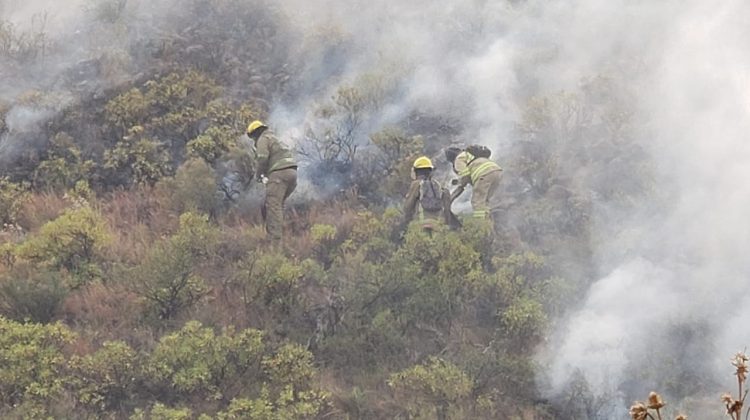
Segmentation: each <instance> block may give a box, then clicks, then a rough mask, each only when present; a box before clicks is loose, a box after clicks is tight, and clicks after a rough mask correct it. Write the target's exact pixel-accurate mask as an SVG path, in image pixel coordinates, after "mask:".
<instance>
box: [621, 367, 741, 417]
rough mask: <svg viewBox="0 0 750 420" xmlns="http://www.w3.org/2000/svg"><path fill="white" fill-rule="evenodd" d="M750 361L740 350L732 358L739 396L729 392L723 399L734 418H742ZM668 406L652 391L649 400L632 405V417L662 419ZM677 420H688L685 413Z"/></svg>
mask: <svg viewBox="0 0 750 420" xmlns="http://www.w3.org/2000/svg"><path fill="white" fill-rule="evenodd" d="M748 361H750V358H748V356H747V355H746V354H745V352H739V353H737V354H735V355H734V357H733V358H732V366H734V367H735V373H734V374H735V376H737V396H736V397H735V396H733V395H732V394H731V393H729V392H727V393H725V394H723V395H722V396H721V400H722V402H723V403H724V405H725V406H726V408H727V415H729V417H730V418H731V419H732V420H742V407H744V406H745V398H747V393H748V390H747V389H746V388H745V382H747V373H748ZM664 406H666V403H665V402H664V400H662V398H661V396H660V395H659V394H657V393H656V392H651V393H650V394H649V396H648V402H647V403H643V402H640V401H636V402H635V403H634V404H633V405H632V406H631V407H630V417H631V419H633V420H657V419H658V420H662V419H663V417H662V413H661V411H662V408H664ZM744 418H745V420H748V419H750V409H748V410H747V411H746V412H745V417H744ZM675 420H687V417H686V416H684V415H682V414H681V415H678V416H677V417H676V418H675Z"/></svg>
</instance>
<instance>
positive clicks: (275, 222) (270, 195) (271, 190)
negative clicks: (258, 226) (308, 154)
mask: <svg viewBox="0 0 750 420" xmlns="http://www.w3.org/2000/svg"><path fill="white" fill-rule="evenodd" d="M247 136H248V137H250V139H251V140H252V141H253V143H254V145H255V162H254V163H255V164H254V169H255V179H256V180H257V181H258V182H262V183H263V184H265V185H266V198H265V203H264V204H263V217H264V219H265V222H266V232H267V233H268V236H269V237H270V238H271V239H272V240H274V241H276V242H279V241H280V240H281V238H282V235H283V231H284V203H285V202H286V199H287V198H289V195H290V194H291V193H292V192H293V191H294V189H295V188H296V187H297V162H295V161H294V158H293V157H292V153H291V152H290V151H289V149H288V148H287V147H286V146H285V145H284V143H282V142H281V141H279V139H277V138H276V136H275V135H274V134H273V133H272V132H271V130H269V129H268V126H267V125H265V124H264V123H263V122H261V121H257V120H256V121H253V122H252V123H250V125H249V126H248V127H247Z"/></svg>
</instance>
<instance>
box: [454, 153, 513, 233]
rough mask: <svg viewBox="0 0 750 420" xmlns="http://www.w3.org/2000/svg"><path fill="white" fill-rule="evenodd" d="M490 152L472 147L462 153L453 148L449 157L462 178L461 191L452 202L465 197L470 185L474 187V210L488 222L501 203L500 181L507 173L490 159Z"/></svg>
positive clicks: (460, 182) (459, 183) (458, 191)
mask: <svg viewBox="0 0 750 420" xmlns="http://www.w3.org/2000/svg"><path fill="white" fill-rule="evenodd" d="M489 156H490V151H489V149H487V148H486V147H483V146H470V147H468V148H467V149H466V150H463V151H461V150H460V149H458V148H455V147H451V148H448V149H447V150H446V151H445V157H446V158H447V159H448V160H449V161H450V162H451V163H452V164H453V170H454V171H455V172H456V174H458V177H459V179H458V188H456V190H455V191H453V194H451V202H453V201H454V200H455V199H457V198H458V197H459V196H460V195H461V194H463V192H464V189H465V188H466V186H467V185H471V186H472V195H471V207H472V209H473V211H474V213H473V216H474V217H476V218H482V219H484V218H487V217H488V216H490V215H491V213H492V211H493V210H497V208H498V206H499V203H500V179H501V178H502V173H503V170H502V169H501V168H500V166H499V165H498V164H497V163H495V162H493V161H491V160H490V159H489Z"/></svg>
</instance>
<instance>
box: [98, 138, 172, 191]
mask: <svg viewBox="0 0 750 420" xmlns="http://www.w3.org/2000/svg"><path fill="white" fill-rule="evenodd" d="M104 169H105V170H107V171H109V177H108V181H109V182H110V183H113V184H125V185H129V184H135V185H153V184H154V183H156V182H157V181H158V180H160V179H161V178H163V177H165V176H167V175H169V174H170V173H171V172H172V164H171V158H170V156H169V153H168V151H167V148H166V146H165V145H164V144H162V143H160V142H159V141H157V140H155V139H153V138H150V137H145V136H143V128H142V127H140V126H136V127H133V128H132V129H130V131H129V132H128V135H127V136H125V137H123V138H122V140H121V141H119V142H118V143H117V145H115V147H114V148H113V149H110V150H107V151H106V152H105V153H104Z"/></svg>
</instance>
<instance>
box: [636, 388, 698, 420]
mask: <svg viewBox="0 0 750 420" xmlns="http://www.w3.org/2000/svg"><path fill="white" fill-rule="evenodd" d="M666 405H667V404H666V403H665V402H664V400H663V399H662V398H661V395H659V394H657V393H656V392H651V393H650V394H648V402H646V403H642V402H639V401H636V402H635V404H633V406H632V407H630V418H632V419H633V420H657V419H658V420H663V417H662V413H661V411H662V408H664V406H666ZM652 411H653V412H652ZM675 420H687V417H686V416H684V415H682V414H680V415H678V416H677V417H675Z"/></svg>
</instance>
